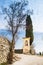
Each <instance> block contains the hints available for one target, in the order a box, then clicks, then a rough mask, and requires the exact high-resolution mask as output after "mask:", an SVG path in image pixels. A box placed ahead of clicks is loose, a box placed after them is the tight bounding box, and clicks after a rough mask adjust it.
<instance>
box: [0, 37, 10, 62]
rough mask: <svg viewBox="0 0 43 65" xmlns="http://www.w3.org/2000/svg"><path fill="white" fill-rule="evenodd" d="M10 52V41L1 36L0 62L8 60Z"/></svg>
mask: <svg viewBox="0 0 43 65" xmlns="http://www.w3.org/2000/svg"><path fill="white" fill-rule="evenodd" d="M8 52H9V41H8V40H7V39H6V38H4V37H0V63H3V62H6V61H7V54H8Z"/></svg>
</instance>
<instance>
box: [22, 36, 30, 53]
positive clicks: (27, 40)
mask: <svg viewBox="0 0 43 65" xmlns="http://www.w3.org/2000/svg"><path fill="white" fill-rule="evenodd" d="M23 53H25V54H30V37H29V38H23Z"/></svg>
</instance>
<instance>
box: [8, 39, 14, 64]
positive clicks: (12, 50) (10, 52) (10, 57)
mask: <svg viewBox="0 0 43 65" xmlns="http://www.w3.org/2000/svg"><path fill="white" fill-rule="evenodd" d="M13 54H14V40H12V43H11V44H10V49H9V53H8V57H7V63H8V64H12V62H13Z"/></svg>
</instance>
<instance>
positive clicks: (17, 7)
mask: <svg viewBox="0 0 43 65" xmlns="http://www.w3.org/2000/svg"><path fill="white" fill-rule="evenodd" d="M27 3H28V2H27V1H25V0H23V1H22V0H21V1H20V2H16V1H15V2H13V3H12V4H10V6H9V7H8V8H7V7H6V8H3V12H4V14H5V16H6V17H5V19H6V21H7V23H8V27H9V28H8V29H9V31H11V33H12V41H11V44H10V52H9V55H8V58H7V60H8V63H12V61H13V52H14V51H13V50H14V47H15V38H16V34H17V31H18V29H19V27H21V26H22V25H21V24H22V21H24V19H25V18H26V15H27V12H28V11H27V10H26V6H27Z"/></svg>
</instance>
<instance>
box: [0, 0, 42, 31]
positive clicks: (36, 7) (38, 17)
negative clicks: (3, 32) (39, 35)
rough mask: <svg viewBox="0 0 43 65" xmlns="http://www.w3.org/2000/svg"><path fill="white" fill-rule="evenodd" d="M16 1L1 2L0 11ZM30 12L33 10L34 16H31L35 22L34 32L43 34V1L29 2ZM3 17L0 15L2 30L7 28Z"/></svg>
mask: <svg viewBox="0 0 43 65" xmlns="http://www.w3.org/2000/svg"><path fill="white" fill-rule="evenodd" d="M12 1H14V0H0V11H1V7H2V6H8V5H9V4H10V3H11V2H12ZM28 8H30V10H32V9H33V15H31V18H32V22H33V31H34V32H43V0H29V7H28ZM4 22H5V21H4V19H3V16H2V15H0V28H5V26H6V23H5V24H4V25H3V23H4Z"/></svg>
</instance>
